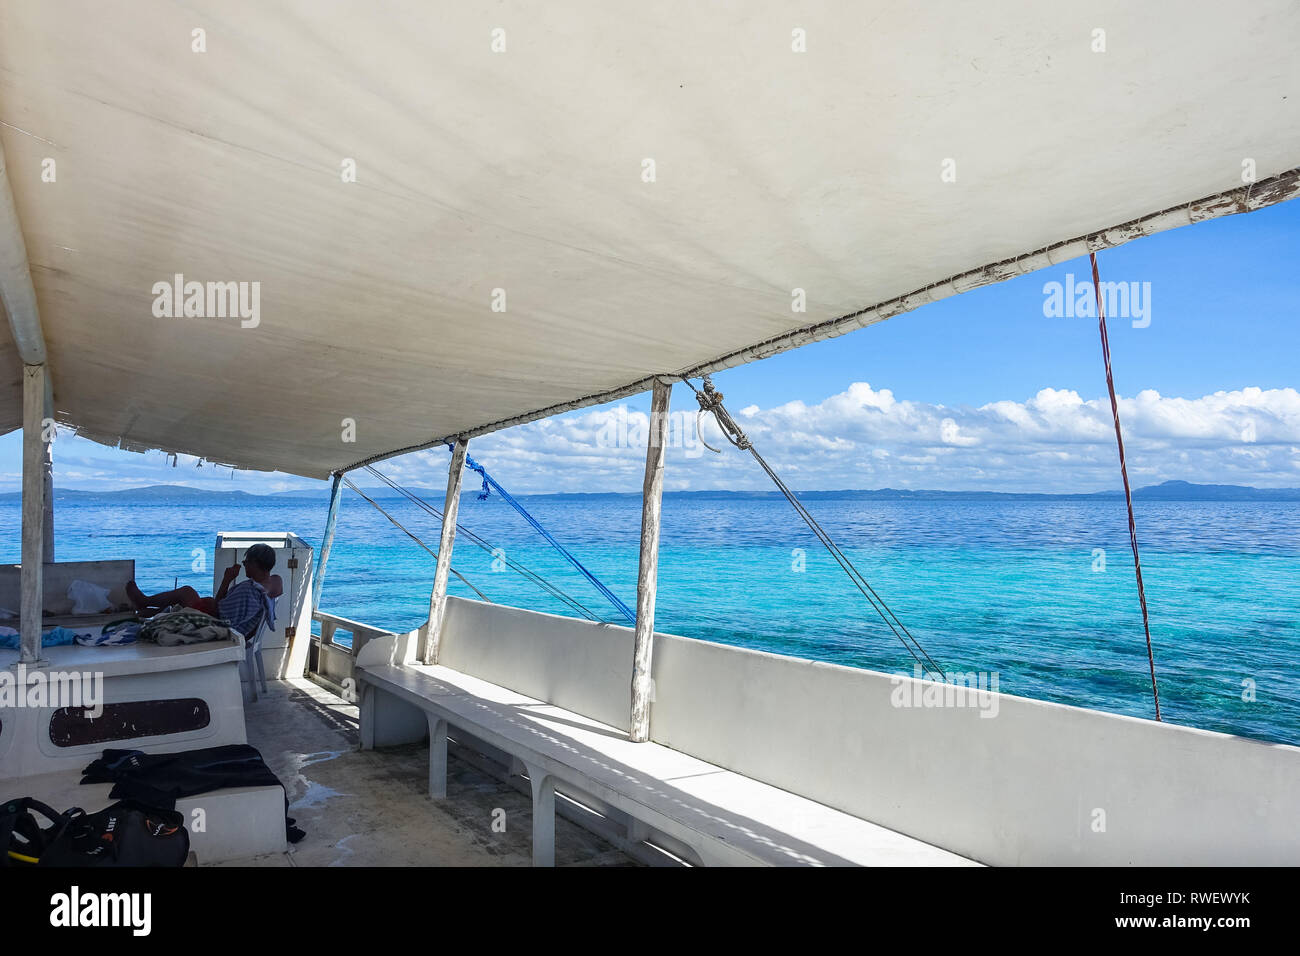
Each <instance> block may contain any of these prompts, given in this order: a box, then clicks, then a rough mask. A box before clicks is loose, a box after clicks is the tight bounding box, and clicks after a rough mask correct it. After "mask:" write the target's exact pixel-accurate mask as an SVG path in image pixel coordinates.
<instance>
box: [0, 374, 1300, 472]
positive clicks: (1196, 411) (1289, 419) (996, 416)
mask: <svg viewBox="0 0 1300 956" xmlns="http://www.w3.org/2000/svg"><path fill="white" fill-rule="evenodd" d="M1119 405H1120V418H1121V421H1122V423H1123V426H1124V443H1125V448H1126V451H1127V457H1128V465H1129V475H1130V478H1131V479H1132V481H1133V482H1134V483H1135V484H1136V485H1146V484H1154V483H1157V482H1160V481H1164V480H1166V479H1170V478H1177V479H1183V480H1186V481H1195V482H1207V483H1225V484H1242V485H1256V486H1259V487H1296V486H1300V392H1297V391H1296V390H1295V389H1293V388H1283V389H1260V388H1243V389H1240V390H1237V391H1221V392H1215V393H1213V394H1211V395H1205V396H1202V397H1200V398H1178V397H1165V396H1162V395H1160V394H1159V393H1157V392H1155V391H1152V390H1146V391H1143V392H1140V393H1138V394H1137V395H1136V396H1133V397H1131V398H1121V399H1120V403H1119ZM647 407H648V399H646V398H645V397H642V398H641V400H640V401H639V402H638V401H632V402H629V403H628V404H627V405H626V406H623V411H622V412H620V406H618V405H614V406H604V407H601V408H595V409H586V410H583V411H578V412H572V413H569V414H567V415H562V416H559V417H557V418H553V419H550V420H547V421H543V422H536V423H533V424H531V425H522V426H519V427H517V428H511V429H508V430H507V431H503V432H499V433H497V434H495V435H486V436H483V437H480V438H476V439H474V440H473V442H472V443H471V445H470V453H471V454H472V455H473V456H474V457H475V458H477V459H478V460H480V461H481V462H482V463H483V464H484V465H485V466H486V467H487V468H488V470H489V471H490V472H491V473H492V474H493V475H494V476H495V477H497V478H498V479H499V480H500V481H501V482H502V484H504V485H505V486H506V487H507V488H508V489H510V490H511V491H514V492H518V493H521V494H528V493H546V492H563V491H595V492H599V491H623V492H639V491H640V489H641V480H642V475H643V469H644V464H645V433H646V428H647V424H648V415H647V414H646V409H647ZM695 420H696V409H695V407H694V403H690V405H689V406H687V405H686V404H685V403H680V406H679V408H678V409H677V410H676V411H675V412H674V413H673V417H672V419H671V421H670V423H669V424H670V437H669V449H668V465H667V473H666V475H665V484H666V487H668V488H669V489H671V490H702V489H735V490H769V489H770V488H771V487H772V486H771V483H770V481H769V480H768V478H767V476H766V475H764V474H763V473H762V471H761V470H760V469H759V468H758V466H757V464H756V463H755V462H754V461H753V460H752V459H751V458H750V457H749V456H748V455H747V454H745V453H743V452H740V451H738V450H736V449H735V448H733V447H732V446H731V445H729V444H727V442H726V440H725V439H724V438H723V437H722V435H721V434H720V433H719V431H718V429H717V428H716V426H715V425H714V424H713V421H712V419H711V418H706V419H705V423H704V429H703V430H704V439H705V441H707V442H708V443H709V444H710V445H713V446H714V447H716V448H721V449H723V452H722V454H720V455H719V454H713V453H712V452H710V451H707V450H706V449H705V448H704V447H703V446H702V445H701V444H700V442H699V439H698V438H697V436H696V432H695V427H696V426H695ZM737 421H738V423H739V424H740V426H741V428H743V429H744V431H745V433H746V434H747V435H748V436H749V437H750V439H751V440H752V441H753V442H754V444H755V446H756V447H757V448H758V450H759V451H760V452H762V454H763V456H764V457H765V458H766V459H767V460H768V461H769V462H770V463H771V464H772V466H773V467H774V468H775V469H776V470H777V472H778V473H779V474H781V475H782V476H783V477H785V478H786V480H787V481H788V482H789V483H790V485H791V486H792V487H794V488H796V489H803V490H830V489H841V488H884V487H894V488H937V489H947V490H995V491H1058V492H1073V491H1081V492H1087V491H1098V490H1103V489H1113V488H1118V487H1119V463H1118V456H1117V454H1116V448H1115V427H1114V422H1113V420H1112V418H1111V409H1110V400H1109V398H1108V397H1105V396H1099V397H1096V398H1090V399H1086V400H1085V399H1084V398H1082V397H1081V396H1080V395H1079V394H1078V393H1077V392H1074V391H1070V390H1068V389H1052V388H1045V389H1043V390H1041V391H1040V392H1038V393H1037V394H1036V395H1033V396H1031V397H1029V398H1026V399H1024V400H1022V401H1013V400H1010V399H1008V400H1003V401H997V402H990V403H989V404H986V405H981V406H979V407H971V406H959V405H952V406H947V405H939V404H931V403H927V402H921V401H913V400H909V399H904V398H900V397H898V396H896V395H895V394H894V393H893V392H892V391H891V390H889V389H875V388H872V387H871V386H870V385H869V384H867V383H865V382H856V383H853V384H852V385H850V386H848V387H847V388H846V389H844V390H843V391H841V392H838V393H836V394H834V395H830V396H828V397H826V398H824V399H822V400H821V401H819V402H815V403H811V404H809V403H807V402H803V401H792V402H787V403H785V404H782V405H777V406H774V407H772V408H767V409H764V408H761V407H760V406H757V405H750V406H748V407H746V408H744V409H742V410H741V411H740V412H739V413H738V414H737ZM620 422H622V423H623V424H622V426H621V428H620ZM3 441H4V442H6V443H8V444H7V445H6V446H5V451H6V453H7V452H9V451H12V452H13V454H12V456H10V455H8V454H6V455H5V458H6V461H5V462H4V464H5V465H6V466H7V467H5V468H4V469H3V473H0V487H3V488H4V489H5V490H17V487H18V485H19V478H20V474H19V468H20V465H19V457H18V454H17V453H18V450H19V445H18V443H17V441H16V438H15V436H14V435H9V436H4V439H3ZM447 459H448V455H447V451H446V449H445V448H439V449H432V450H429V451H424V452H418V453H416V454H413V455H406V456H404V457H403V458H400V459H396V460H393V461H389V462H386V463H384V464H382V465H381V468H382V470H383V471H385V472H387V473H388V474H391V475H392V476H393V477H394V478H396V479H398V480H399V481H401V482H403V483H404V484H407V485H410V486H420V487H438V486H440V485H441V484H442V482H443V481H444V480H445V475H446V463H447ZM194 464H195V462H194V460H193V459H187V458H186V457H185V456H182V457H181V460H180V462H179V467H176V468H173V467H171V465H170V461H169V460H168V459H167V458H165V456H162V455H160V454H158V453H151V454H148V455H136V454H129V453H126V452H120V451H114V450H112V449H106V448H103V447H102V446H98V445H94V444H93V443H91V442H87V441H86V440H84V439H80V438H76V437H74V436H71V435H60V437H59V439H58V440H57V442H56V446H55V475H56V482H57V483H58V484H60V485H62V486H63V487H78V488H106V489H107V488H122V487H131V486H140V485H148V484H163V483H185V484H192V485H196V486H202V487H208V488H216V489H228V490H234V489H242V490H246V491H251V492H254V493H265V492H270V491H278V490H284V489H287V488H297V487H320V486H321V483H319V482H311V481H308V480H305V479H298V478H294V477H292V476H286V475H262V474H259V473H254V472H237V473H236V474H235V475H234V480H233V481H232V480H231V473H230V471H229V470H228V469H226V468H219V467H213V466H209V465H204V466H203V467H202V468H196V467H194ZM366 478H367V476H365V475H361V476H358V480H360V481H362V482H363V483H366V484H368V483H369V482H368V481H367V480H366ZM466 482H467V485H466V486H467V487H473V486H476V485H471V484H470V482H469V479H468V478H467V479H466Z"/></svg>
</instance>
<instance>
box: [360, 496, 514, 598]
mask: <svg viewBox="0 0 1300 956" xmlns="http://www.w3.org/2000/svg"><path fill="white" fill-rule="evenodd" d="M343 483H344V484H345V485H347V486H348V487H349V488H351V489H352V490H353V491H355V492H356V493H357V494H359V495H360V496H361V497H362V498H365V499H366V501H368V502H370V505H371V507H373V508H374V509H375V510H376V511H378V512H379V513H380V514H381V515H383V516H384V517H385V518H387V519H388V520H389V521H391V522H392V523H393V524H394V525H395V526H397V528H399V529H400V530H402V531H403V532H405V533H406V535H407V537H409V538H410V539H411V540H412V541H414V542H415V543H416V544H418V545H419V546H420V547H422V548H424V550H425V551H428V552H429V553H430V554H431V555H433V557H434V560H437V557H438V552H436V551H434V550H433V549H432V548H430V547H429V546H428V545H427V544H425V543H424V542H423V541H421V540H420V539H419V538H417V537H416V536H415V535H413V534H411V532H409V531H407V530H406V529H405V528H403V527H402V525H401V523H400V522H399V521H398V520H397V519H396V518H394V517H393V516H392V515H390V514H389V513H388V512H387V511H385V510H384V509H383V508H381V507H379V504H378V503H377V502H376V501H375V500H374V499H373V498H370V497H368V496H367V495H366V493H365V492H364V491H362V490H361V489H360V488H358V487H357V486H356V485H355V484H353V483H352V480H351V479H350V478H344V479H343ZM448 570H450V571H451V573H452V574H454V575H456V577H458V578H460V580H461V581H462V582H464V584H465V586H466V587H467V588H469V589H470V590H471V591H473V592H474V593H475V594H477V595H478V596H479V597H481V598H482V599H483V600H484V601H487V603H489V604H491V603H492V600H491V599H490V598H489V597H488V596H487V595H486V594H484V593H483V592H482V591H480V590H479V589H478V588H476V587H474V585H472V584H470V583H469V581H467V580H465V575H463V574H461V573H460V572H459V571H457V570H456V569H455V568H452V567H449V568H448Z"/></svg>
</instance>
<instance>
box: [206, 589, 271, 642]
mask: <svg viewBox="0 0 1300 956" xmlns="http://www.w3.org/2000/svg"><path fill="white" fill-rule="evenodd" d="M217 609H218V610H219V611H220V612H221V618H222V620H225V621H229V622H230V626H231V627H232V628H234V629H235V630H236V631H238V632H239V633H240V634H242V635H244V638H245V639H246V640H250V641H251V640H252V639H253V638H255V637H256V636H257V625H258V624H259V623H260V618H261V617H262V615H263V614H265V615H266V624H267V627H271V628H273V627H275V601H273V600H272V599H271V595H269V594H267V593H266V588H264V587H262V585H260V584H258V583H257V582H256V581H254V580H252V579H245V580H243V581H240V582H239V583H238V584H236V585H235V586H234V587H233V588H231V589H230V590H229V591H228V592H227V593H226V596H225V597H223V598H222V599H221V600H220V601H218V602H217Z"/></svg>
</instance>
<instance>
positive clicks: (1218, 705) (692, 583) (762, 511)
mask: <svg viewBox="0 0 1300 956" xmlns="http://www.w3.org/2000/svg"><path fill="white" fill-rule="evenodd" d="M382 504H383V505H384V507H385V508H387V509H388V510H389V511H390V513H392V514H394V516H396V517H398V518H399V519H400V520H401V521H402V522H403V523H404V524H406V525H407V527H409V528H410V529H411V530H412V531H414V532H415V533H416V534H418V535H419V536H420V537H421V538H423V539H424V540H425V542H426V543H428V544H429V545H430V546H436V543H437V540H438V526H437V523H436V522H435V521H434V520H433V519H431V518H429V517H427V516H425V515H424V514H423V513H422V512H419V511H418V510H417V509H416V508H415V507H414V506H412V505H409V504H407V503H405V502H399V501H397V500H392V499H389V500H384V501H382ZM526 504H527V507H528V508H529V510H530V511H531V512H532V513H533V514H534V515H536V516H537V517H538V519H539V520H540V521H541V522H542V523H543V524H544V525H545V526H546V527H547V528H548V529H550V530H551V531H552V532H553V533H554V534H555V535H556V536H557V537H558V538H560V540H562V541H563V542H564V543H565V544H566V545H567V546H568V547H569V548H570V549H571V550H572V551H574V552H575V553H576V554H577V555H578V556H579V557H580V558H581V559H582V560H583V562H584V563H585V564H586V565H587V566H588V567H589V568H591V569H592V570H593V571H594V572H595V573H596V575H597V576H598V577H599V578H600V579H601V580H602V581H604V582H605V583H606V584H607V585H609V586H610V588H612V589H613V590H614V591H615V592H616V593H617V594H618V595H619V596H620V597H622V599H623V600H624V601H626V602H627V603H628V604H630V605H634V604H635V590H636V572H637V568H636V564H637V548H638V539H639V533H640V526H639V522H640V505H639V501H638V499H637V498H636V497H630V496H629V497H600V498H593V499H590V500H577V499H572V498H567V499H565V498H532V499H526ZM808 506H809V508H810V510H811V511H812V512H813V513H814V514H815V515H816V516H817V518H818V519H819V520H820V521H821V522H822V524H823V525H824V526H825V527H826V529H827V530H828V531H829V532H830V533H831V534H832V536H833V537H835V539H836V540H837V541H838V542H839V544H840V546H841V547H842V548H844V550H845V551H846V553H848V554H849V555H850V556H851V557H852V559H853V561H854V562H855V563H856V564H857V565H858V567H859V568H860V569H861V570H862V571H863V573H864V574H865V575H866V577H867V579H868V580H869V581H870V582H871V584H872V586H873V587H874V588H875V589H876V591H877V592H879V593H880V594H881V596H882V597H884V598H885V600H886V601H888V602H889V604H890V605H891V606H892V608H893V609H894V611H895V612H896V613H897V614H898V616H899V617H900V618H901V619H902V621H903V622H904V623H905V624H906V625H907V627H908V628H909V630H910V631H911V632H912V633H913V634H915V635H916V636H917V638H918V639H919V640H920V641H921V643H922V645H923V646H924V647H925V649H926V650H927V651H928V652H929V653H930V655H931V656H932V657H933V658H934V659H935V660H936V661H937V662H938V663H939V664H940V665H941V666H943V667H944V668H945V669H946V670H950V671H962V672H967V671H987V672H997V674H998V679H999V689H1000V690H1001V691H1003V692H1004V693H1011V694H1017V695H1021V696H1026V697H1035V698H1041V699H1045V700H1052V701H1058V702H1061V703H1067V704H1075V705H1079V706H1084V707H1093V708H1098V709H1102V710H1109V711H1113V712H1116V713H1123V714H1131V715H1135V716H1144V717H1149V716H1151V715H1152V713H1153V710H1152V704H1151V688H1150V678H1149V673H1148V664H1147V655H1146V646H1145V641H1144V637H1143V633H1142V618H1141V613H1140V610H1139V607H1138V600H1137V588H1136V585H1135V583H1134V576H1133V560H1132V555H1131V553H1130V551H1129V546H1128V534H1127V524H1126V519H1125V512H1124V505H1123V502H1122V501H1117V500H1113V499H1112V500H1104V501H1096V500H1093V501H1079V500H1004V501H988V500H920V501H917V500H912V501H875V500H865V501H864V500H861V499H850V498H842V499H837V498H832V499H827V500H817V501H812V502H809V503H808ZM324 511H325V509H324V505H323V504H321V503H316V502H309V501H302V500H294V499H277V498H275V497H267V498H250V499H247V501H245V502H241V503H239V504H237V505H235V504H215V505H214V504H211V503H208V502H205V501H202V500H201V499H195V500H192V501H191V500H180V501H175V502H168V503H166V504H119V503H113V504H104V503H100V502H78V501H64V502H60V503H59V505H58V507H57V510H56V532H55V533H56V541H57V557H58V559H60V560H77V559H90V558H133V559H134V560H135V562H136V575H137V579H138V580H139V582H140V584H141V586H142V587H144V588H145V590H161V589H164V588H169V587H172V586H173V583H174V582H179V583H181V584H190V585H193V586H194V587H195V588H198V589H199V590H200V591H202V592H203V593H210V591H211V588H212V570H211V561H212V546H213V541H214V538H215V535H216V533H217V532H218V531H293V532H295V533H297V534H298V535H300V536H301V537H303V538H305V539H306V540H308V541H309V542H311V543H312V544H313V545H315V544H317V543H318V541H319V538H320V533H321V530H322V527H323V524H324V517H325V514H324ZM461 523H462V524H463V525H465V526H466V527H468V528H470V529H471V530H473V531H475V532H477V533H478V534H480V535H481V536H483V537H484V538H485V539H487V540H488V541H490V542H491V543H492V544H493V545H494V546H497V547H499V548H502V549H504V550H505V552H506V554H507V555H508V556H509V557H510V558H511V559H512V560H514V561H518V562H521V563H523V564H525V565H527V566H528V567H530V568H532V569H533V570H535V571H537V572H539V573H541V574H543V575H544V576H545V577H546V578H548V579H549V580H551V581H552V582H554V583H556V584H559V585H561V586H562V587H563V588H564V589H565V590H566V591H567V592H568V593H570V594H571V595H572V596H573V597H575V598H576V599H578V600H579V601H581V602H582V603H583V604H584V605H586V606H587V607H588V608H590V609H592V610H593V611H595V612H597V613H599V614H601V615H603V616H606V617H607V618H608V619H610V620H614V619H616V618H615V617H614V614H613V609H612V608H611V607H610V606H609V605H608V604H606V603H605V602H604V600H603V598H602V597H601V596H600V595H599V593H598V592H596V590H595V589H594V588H592V587H591V586H590V584H588V583H587V582H586V581H584V580H583V579H582V578H581V577H580V576H579V575H578V574H577V572H575V571H573V570H572V569H571V568H570V567H569V566H568V565H567V564H565V563H564V561H563V559H562V558H560V557H559V555H558V554H556V553H555V552H554V551H553V550H551V549H550V547H549V546H547V545H546V544H545V543H544V542H543V541H542V540H541V539H540V538H539V537H538V536H537V535H536V533H535V532H534V531H532V529H530V528H529V527H528V526H527V525H526V524H525V523H524V522H523V521H522V519H520V518H519V517H518V516H517V515H516V514H515V513H514V512H513V511H511V510H510V509H509V508H508V506H506V505H504V504H503V503H502V502H501V501H500V500H499V499H497V498H495V497H493V498H491V499H489V500H487V501H478V500H476V499H475V498H474V496H472V495H466V496H465V498H464V500H463V503H462V508H461ZM18 528H19V512H18V507H17V505H16V504H6V505H3V506H0V561H5V562H16V561H18V559H19V535H18ZM1138 533H1139V540H1140V543H1141V546H1142V564H1143V573H1144V578H1145V582H1146V591H1147V601H1148V605H1149V608H1150V613H1151V630H1152V639H1153V642H1154V645H1155V654H1156V673H1157V677H1158V678H1159V682H1160V694H1161V706H1162V709H1163V711H1164V717H1165V719H1166V720H1168V721H1171V722H1174V723H1181V724H1188V725H1191V726H1197V727H1203V728H1206V729H1210V730H1218V731H1224V732H1228V733H1236V734H1242V735H1244V736H1249V737H1256V738H1260V739H1265V740H1272V741H1281V742H1287V743H1293V744H1300V625H1298V624H1297V608H1300V503H1296V502H1276V503H1273V502H1269V503H1255V502H1210V501H1206V502H1197V501H1192V502H1183V501H1180V502H1139V509H1138ZM194 549H199V551H200V552H201V553H202V554H203V555H204V556H205V561H206V565H205V570H203V571H195V570H193V562H194V555H193V552H194ZM1098 549H1100V552H1104V570H1103V569H1102V561H1101V560H1100V559H1099V557H1098V555H1099V553H1100V552H1099V551H1098ZM799 552H802V560H801V555H800V553H799ZM453 564H454V566H455V567H456V569H457V570H459V571H460V572H461V573H463V574H464V575H465V576H466V577H467V578H469V580H470V581H472V582H473V583H474V584H475V585H476V586H477V587H478V588H479V589H480V590H482V591H483V592H484V593H485V594H486V595H487V596H488V597H489V598H490V599H492V600H494V601H497V602H500V603H503V604H511V605H515V606H519V607H527V608H534V609H538V610H546V611H552V612H555V613H571V612H569V611H568V609H567V608H565V607H564V605H562V604H561V603H560V602H558V601H557V600H555V599H554V598H552V597H551V596H550V595H548V594H546V593H545V592H543V591H541V590H540V589H538V588H537V587H536V586H535V585H534V584H532V583H530V582H529V581H527V580H526V579H524V578H522V577H520V576H519V575H517V574H515V573H514V572H512V571H510V570H508V569H506V570H494V568H493V557H492V555H490V554H488V553H485V552H484V551H481V550H479V549H478V548H476V547H473V546H470V545H469V544H468V543H467V542H466V541H465V540H463V539H462V540H461V541H459V542H458V543H457V547H456V557H455V560H454V562H453ZM497 565H498V567H500V562H497ZM800 566H802V567H803V570H796V568H798V567H800ZM432 577H433V559H432V558H431V557H430V556H429V555H428V554H427V553H426V552H424V551H423V550H421V549H420V548H419V547H418V546H417V545H416V544H415V543H414V542H412V541H411V540H410V539H409V538H407V537H406V536H405V535H403V534H402V533H401V532H399V531H397V530H396V529H395V528H394V527H393V526H392V525H391V524H389V522H388V521H387V520H386V519H384V518H383V517H382V516H381V515H379V514H378V513H377V512H375V511H374V510H372V509H371V507H370V506H369V505H368V504H366V503H365V502H363V501H362V500H361V499H359V498H357V497H356V496H354V495H351V494H350V493H347V492H345V498H344V507H343V511H342V516H341V518H340V524H339V532H338V537H337V539H336V542H335V547H334V552H333V555H332V557H331V559H330V565H329V573H328V575H327V578H326V584H325V593H324V597H323V600H322V602H321V603H322V607H323V609H324V610H326V611H330V612H332V613H336V614H340V615H343V616H345V617H350V618H353V619H356V620H360V621H364V622H366V623H369V624H373V625H377V626H380V627H385V628H392V629H401V630H406V629H409V628H412V627H415V626H416V625H417V624H418V623H419V622H420V621H421V620H422V618H423V617H424V616H425V615H426V613H427V610H428V596H429V587H430V583H431V581H432ZM451 591H452V593H454V594H459V595H461V596H466V597H470V596H473V595H472V592H470V591H469V590H468V589H467V588H466V587H465V586H464V585H463V584H461V583H460V582H459V581H457V580H456V579H454V578H453V579H452V582H451ZM656 623H657V629H658V630H660V631H664V632H668V633H675V634H681V635H684V636H687V637H697V638H702V639H706V640H712V641H718V642H722V643H726V644H735V645H740V646H745V647H753V648H759V649H763V650H769V651H774V652H777V653H782V654H791V655H795V656H798V657H804V658H811V659H814V660H820V661H829V662H833V663H838V664H847V665H850V666H854V667H865V668H871V669H874V670H882V671H887V672H899V673H911V672H912V665H913V660H912V658H911V657H910V656H909V655H908V654H907V652H906V651H905V650H904V649H903V647H902V646H901V645H900V644H899V642H898V641H897V639H896V638H895V637H894V636H893V635H892V634H891V633H890V632H889V631H887V630H886V629H885V628H884V626H883V625H882V624H881V623H880V621H879V619H878V618H877V617H876V616H875V613H874V612H873V611H872V610H871V608H870V606H869V605H868V604H867V603H866V601H865V600H864V599H863V598H862V597H861V595H860V594H858V592H857V591H856V590H855V589H854V588H853V587H852V585H851V584H850V583H849V582H848V579H847V578H846V577H845V576H844V575H843V573H842V572H841V571H840V569H839V568H838V567H837V566H836V565H835V564H834V562H833V561H832V559H831V558H830V556H829V555H828V554H827V553H826V552H825V551H823V550H822V549H821V546H820V545H819V544H818V542H817V541H816V539H815V538H813V536H812V535H811V534H810V533H809V532H807V531H806V529H804V528H803V526H802V524H800V523H798V521H797V519H796V517H795V515H794V513H793V511H792V510H791V509H790V507H789V505H788V504H786V503H785V502H784V501H780V500H755V499H726V500H716V499H693V498H672V497H670V498H668V499H667V500H666V501H665V504H664V527H663V541H662V545H661V554H660V569H659V597H658V611H657V618H656ZM1248 681H1249V682H1253V686H1254V693H1255V700H1254V701H1248V700H1243V690H1244V689H1245V687H1246V686H1247V685H1246V683H1245V682H1248Z"/></svg>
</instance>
